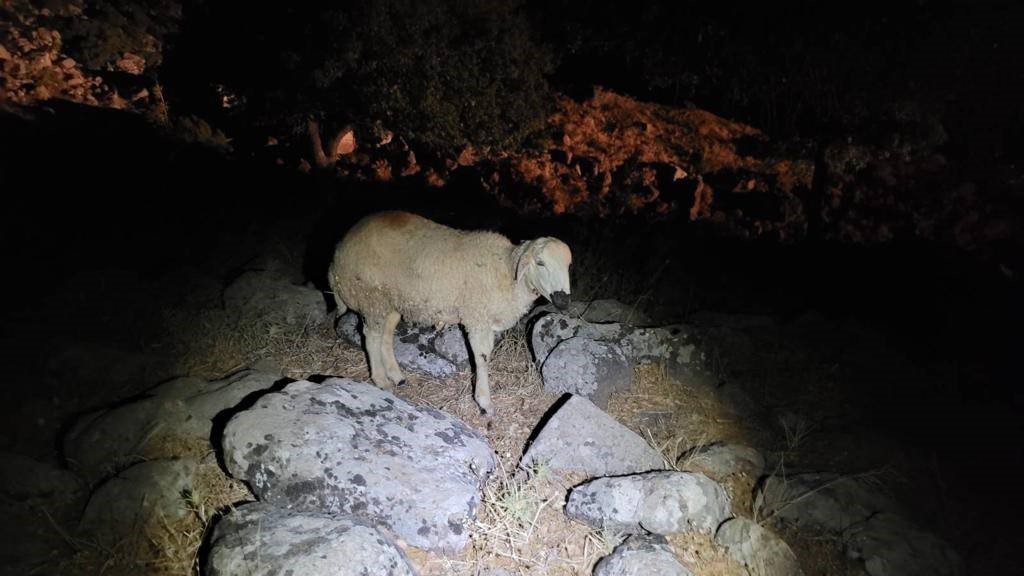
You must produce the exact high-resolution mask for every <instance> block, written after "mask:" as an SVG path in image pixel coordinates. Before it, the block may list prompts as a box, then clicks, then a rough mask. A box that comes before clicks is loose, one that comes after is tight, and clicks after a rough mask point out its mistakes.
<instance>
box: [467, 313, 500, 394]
mask: <svg viewBox="0 0 1024 576" xmlns="http://www.w3.org/2000/svg"><path fill="white" fill-rule="evenodd" d="M468 332H469V347H470V348H472V349H473V361H474V362H475V363H476V391H475V393H474V398H476V403H477V405H478V406H480V410H481V411H482V412H483V413H484V414H494V409H493V408H492V407H491V384H490V381H489V380H488V377H487V362H488V361H489V360H490V359H491V350H493V349H494V332H492V331H491V330H488V329H483V330H479V329H473V328H470V329H469V330H468Z"/></svg>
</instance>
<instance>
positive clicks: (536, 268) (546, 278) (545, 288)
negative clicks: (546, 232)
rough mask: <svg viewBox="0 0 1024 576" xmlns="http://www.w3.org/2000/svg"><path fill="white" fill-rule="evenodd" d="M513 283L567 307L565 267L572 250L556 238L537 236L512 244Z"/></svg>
mask: <svg viewBox="0 0 1024 576" xmlns="http://www.w3.org/2000/svg"><path fill="white" fill-rule="evenodd" d="M514 255H515V262H516V282H525V283H526V286H527V287H529V288H530V289H531V290H533V291H534V292H536V293H537V294H539V295H541V296H543V297H545V298H547V299H548V300H550V301H551V303H552V304H554V305H555V306H557V307H558V308H561V309H563V310H564V309H565V308H568V307H569V294H571V293H572V290H571V288H570V286H569V266H570V265H571V264H572V251H571V250H569V246H567V245H566V244H565V242H562V241H561V240H559V239H557V238H538V239H536V240H530V241H528V242H523V243H522V244H520V245H519V246H517V247H516V250H515V254H514Z"/></svg>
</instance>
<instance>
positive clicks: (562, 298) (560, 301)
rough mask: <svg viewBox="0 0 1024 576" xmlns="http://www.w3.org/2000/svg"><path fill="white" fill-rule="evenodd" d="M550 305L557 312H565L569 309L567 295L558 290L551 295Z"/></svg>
mask: <svg viewBox="0 0 1024 576" xmlns="http://www.w3.org/2000/svg"><path fill="white" fill-rule="evenodd" d="M551 303H552V304H554V305H555V307H556V308H558V309H559V310H565V309H566V308H568V307H569V295H568V294H566V293H565V292H562V291H561V290H559V291H558V292H555V293H554V294H552V295H551Z"/></svg>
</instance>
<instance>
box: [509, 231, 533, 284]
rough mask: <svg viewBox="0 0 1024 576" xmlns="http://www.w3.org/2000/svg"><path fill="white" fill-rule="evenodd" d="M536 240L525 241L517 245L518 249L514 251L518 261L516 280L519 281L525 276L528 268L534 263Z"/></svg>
mask: <svg viewBox="0 0 1024 576" xmlns="http://www.w3.org/2000/svg"><path fill="white" fill-rule="evenodd" d="M535 242H536V241H534V240H529V241H527V242H523V243H522V244H520V245H519V246H516V249H515V251H514V252H513V255H514V256H515V261H516V282H519V279H520V278H522V277H523V274H526V269H527V268H529V267H530V265H531V264H532V263H533V254H534V251H535V250H534V248H535Z"/></svg>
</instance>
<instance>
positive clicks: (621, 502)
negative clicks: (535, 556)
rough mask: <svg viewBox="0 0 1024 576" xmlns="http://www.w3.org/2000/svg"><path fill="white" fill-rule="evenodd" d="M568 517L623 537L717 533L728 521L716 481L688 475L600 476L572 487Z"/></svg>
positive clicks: (725, 500) (726, 505) (723, 495)
mask: <svg viewBox="0 0 1024 576" xmlns="http://www.w3.org/2000/svg"><path fill="white" fill-rule="evenodd" d="M565 513H566V515H567V516H569V517H570V518H572V519H573V520H578V521H580V522H583V523H585V524H587V525H589V526H592V527H594V528H601V529H607V530H613V531H617V532H623V533H633V534H635V533H640V532H651V533H653V534H666V535H667V534H678V533H682V532H702V533H705V534H712V533H714V531H715V529H716V528H718V525H719V524H721V523H722V521H723V520H725V519H726V518H728V517H729V514H730V512H729V497H728V496H727V495H726V493H725V490H723V489H722V487H721V486H719V485H718V483H717V482H715V481H714V480H711V479H710V478H708V477H707V476H704V475H703V474H694V473H690V472H649V473H646V474H635V475H632V476H619V477H615V478H598V479H597V480H593V481H591V482H588V483H586V484H583V485H581V486H577V487H576V488H573V490H572V492H571V493H570V494H569V500H568V502H567V503H566V505H565Z"/></svg>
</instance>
